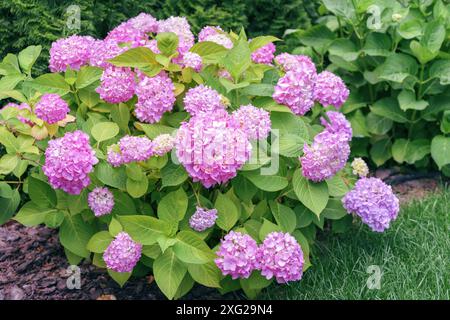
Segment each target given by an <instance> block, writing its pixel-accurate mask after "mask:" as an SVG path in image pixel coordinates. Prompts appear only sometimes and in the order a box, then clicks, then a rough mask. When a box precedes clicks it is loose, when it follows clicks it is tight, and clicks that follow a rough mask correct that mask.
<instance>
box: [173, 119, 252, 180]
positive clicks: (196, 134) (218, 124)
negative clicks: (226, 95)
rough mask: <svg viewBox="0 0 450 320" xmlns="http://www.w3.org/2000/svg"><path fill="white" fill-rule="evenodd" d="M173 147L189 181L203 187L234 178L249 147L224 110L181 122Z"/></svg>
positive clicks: (246, 140) (243, 134)
mask: <svg viewBox="0 0 450 320" xmlns="http://www.w3.org/2000/svg"><path fill="white" fill-rule="evenodd" d="M175 147H176V152H177V157H178V160H179V161H180V162H181V164H182V165H183V166H184V168H185V169H186V171H187V172H188V174H189V175H190V176H191V177H192V179H193V181H200V182H201V183H202V184H203V186H205V187H206V188H209V187H211V186H213V185H215V184H221V183H225V182H227V181H228V180H230V179H232V178H234V177H235V176H236V174H237V170H239V169H240V168H241V167H242V166H243V165H244V163H245V162H246V161H247V160H248V159H249V158H250V153H251V148H252V146H251V144H250V142H249V140H248V137H247V135H246V134H245V132H244V131H242V130H241V129H239V128H236V125H235V124H234V121H232V119H231V117H230V116H229V115H228V113H227V112H226V111H225V110H216V111H215V112H214V113H200V114H198V115H196V116H195V117H192V118H191V119H190V120H189V122H184V123H182V124H181V127H180V128H179V130H178V132H177V137H176V139H175Z"/></svg>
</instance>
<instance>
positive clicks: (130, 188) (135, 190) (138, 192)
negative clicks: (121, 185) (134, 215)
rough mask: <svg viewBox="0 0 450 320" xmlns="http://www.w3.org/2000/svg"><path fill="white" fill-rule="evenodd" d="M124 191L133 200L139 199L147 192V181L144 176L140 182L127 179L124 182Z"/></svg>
mask: <svg viewBox="0 0 450 320" xmlns="http://www.w3.org/2000/svg"><path fill="white" fill-rule="evenodd" d="M126 189H127V192H128V193H129V194H130V196H132V197H133V198H136V199H137V198H140V197H142V196H143V195H144V194H146V193H147V190H148V179H147V177H146V176H144V178H143V179H142V180H139V181H136V180H133V179H130V178H128V179H127V182H126Z"/></svg>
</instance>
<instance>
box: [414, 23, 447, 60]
mask: <svg viewBox="0 0 450 320" xmlns="http://www.w3.org/2000/svg"><path fill="white" fill-rule="evenodd" d="M444 40H445V27H444V25H443V24H442V22H441V21H437V20H434V21H431V22H428V23H427V25H426V26H425V30H424V33H423V36H422V38H421V39H420V43H421V44H422V45H423V46H424V47H426V48H427V49H428V50H430V51H431V52H433V53H437V52H439V49H440V48H441V46H442V43H443V42H444Z"/></svg>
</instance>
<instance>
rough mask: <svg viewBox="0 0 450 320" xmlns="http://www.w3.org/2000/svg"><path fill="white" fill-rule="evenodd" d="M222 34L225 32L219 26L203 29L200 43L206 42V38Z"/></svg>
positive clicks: (199, 34)
mask: <svg viewBox="0 0 450 320" xmlns="http://www.w3.org/2000/svg"><path fill="white" fill-rule="evenodd" d="M220 32H223V30H222V28H221V27H219V26H216V27H212V26H206V27H203V29H202V30H200V32H199V33H198V41H199V42H202V41H206V38H208V37H209V36H213V35H216V34H218V33H220Z"/></svg>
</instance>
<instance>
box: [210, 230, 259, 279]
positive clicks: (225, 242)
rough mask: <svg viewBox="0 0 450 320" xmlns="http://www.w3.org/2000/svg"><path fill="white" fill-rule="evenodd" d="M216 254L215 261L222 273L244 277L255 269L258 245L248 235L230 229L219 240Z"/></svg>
mask: <svg viewBox="0 0 450 320" xmlns="http://www.w3.org/2000/svg"><path fill="white" fill-rule="evenodd" d="M216 254H217V256H218V258H217V259H216V260H215V263H216V265H217V267H218V268H219V269H220V271H222V274H223V275H230V276H231V278H233V279H238V278H243V279H246V278H248V277H250V275H251V273H252V272H253V270H255V267H256V264H257V261H256V255H257V254H258V245H257V244H256V241H255V240H253V239H252V237H250V236H249V235H247V234H242V233H240V232H235V231H230V233H228V234H227V235H226V236H225V237H224V238H223V239H222V240H221V243H220V247H219V250H218V251H217V253H216Z"/></svg>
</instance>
